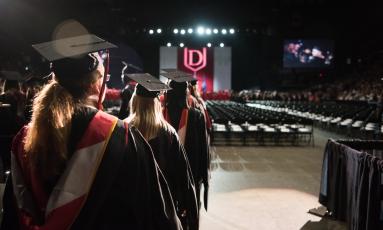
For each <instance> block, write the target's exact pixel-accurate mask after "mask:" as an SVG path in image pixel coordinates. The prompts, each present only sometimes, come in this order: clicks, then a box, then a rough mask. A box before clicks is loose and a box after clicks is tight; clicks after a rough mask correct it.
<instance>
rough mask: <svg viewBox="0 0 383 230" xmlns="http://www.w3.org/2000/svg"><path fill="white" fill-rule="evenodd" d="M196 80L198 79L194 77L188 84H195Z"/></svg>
mask: <svg viewBox="0 0 383 230" xmlns="http://www.w3.org/2000/svg"><path fill="white" fill-rule="evenodd" d="M197 81H198V80H197V79H196V78H194V79H193V80H191V81H190V85H193V86H194V85H197Z"/></svg>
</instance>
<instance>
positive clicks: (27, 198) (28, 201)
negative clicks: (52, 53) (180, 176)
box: [1, 108, 182, 230]
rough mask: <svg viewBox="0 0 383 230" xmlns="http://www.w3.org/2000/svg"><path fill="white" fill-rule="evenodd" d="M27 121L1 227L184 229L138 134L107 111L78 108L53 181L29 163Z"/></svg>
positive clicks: (15, 150) (16, 151) (38, 229)
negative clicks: (62, 162) (62, 166)
mask: <svg viewBox="0 0 383 230" xmlns="http://www.w3.org/2000/svg"><path fill="white" fill-rule="evenodd" d="M27 130H28V127H24V128H23V129H22V130H21V131H20V132H19V133H18V135H17V136H16V137H15V139H14V142H13V147H12V149H13V153H12V176H11V177H10V178H9V180H8V181H7V185H6V188H5V194H4V198H3V207H4V215H3V222H2V225H1V229H34V230H50V229H55V230H59V229H153V230H154V229H174V230H178V229H182V227H181V226H180V222H179V220H178V218H177V216H176V213H175V208H174V206H173V203H172V198H171V194H170V191H169V189H168V187H167V185H166V181H165V180H164V178H163V176H162V174H161V172H160V170H159V168H158V165H157V163H156V162H155V159H154V156H153V154H152V152H151V150H150V147H149V146H148V145H147V143H146V142H145V140H144V139H143V137H142V136H141V134H140V133H139V132H138V131H137V130H136V129H134V128H129V127H128V126H127V124H125V123H124V122H122V121H120V120H118V119H117V118H115V117H113V116H111V115H108V114H106V113H104V112H101V111H97V110H95V109H92V108H86V109H84V110H83V112H82V113H75V116H74V118H73V120H72V133H71V135H70V139H69V144H68V148H69V150H70V149H71V148H70V147H72V145H71V144H72V143H76V144H75V145H74V146H76V147H72V149H74V151H73V153H72V155H71V156H70V159H69V160H68V162H67V165H66V167H65V169H64V171H63V173H62V174H61V175H60V177H59V178H58V179H57V181H56V182H55V183H53V184H49V183H48V184H47V183H44V182H43V181H42V180H41V179H40V177H39V176H38V174H37V173H36V172H35V171H34V170H31V169H30V168H29V167H28V165H29V164H28V157H26V156H27V155H25V153H24V151H23V148H24V146H23V139H24V137H25V135H26V132H27Z"/></svg>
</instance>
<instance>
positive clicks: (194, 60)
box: [184, 48, 206, 74]
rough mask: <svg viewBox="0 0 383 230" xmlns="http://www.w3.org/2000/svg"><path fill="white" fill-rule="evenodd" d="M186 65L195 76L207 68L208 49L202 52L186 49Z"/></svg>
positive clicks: (203, 49)
mask: <svg viewBox="0 0 383 230" xmlns="http://www.w3.org/2000/svg"><path fill="white" fill-rule="evenodd" d="M184 65H185V67H186V68H188V69H190V70H191V71H193V72H194V74H195V73H196V72H197V71H199V70H201V69H203V68H205V66H206V48H202V52H201V51H200V50H192V49H188V48H185V49H184Z"/></svg>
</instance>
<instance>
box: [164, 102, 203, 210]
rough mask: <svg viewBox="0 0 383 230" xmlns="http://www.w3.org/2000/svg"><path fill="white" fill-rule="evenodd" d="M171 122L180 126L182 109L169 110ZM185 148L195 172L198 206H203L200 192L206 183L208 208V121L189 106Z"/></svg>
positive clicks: (175, 126)
mask: <svg viewBox="0 0 383 230" xmlns="http://www.w3.org/2000/svg"><path fill="white" fill-rule="evenodd" d="M168 114H169V116H170V121H169V122H170V123H171V124H172V126H173V127H174V128H176V129H178V127H179V123H180V119H181V114H182V110H169V111H168ZM185 150H186V154H187V157H188V160H189V163H190V167H191V170H192V172H193V178H194V182H195V188H196V195H197V201H198V206H199V207H201V202H200V192H201V185H202V184H203V185H204V204H205V209H207V200H208V190H209V179H210V153H209V146H208V142H207V132H206V122H205V119H204V116H203V114H202V112H201V111H199V110H197V109H194V108H189V113H188V122H187V130H186V137H185Z"/></svg>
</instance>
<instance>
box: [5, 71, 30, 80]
mask: <svg viewBox="0 0 383 230" xmlns="http://www.w3.org/2000/svg"><path fill="white" fill-rule="evenodd" d="M0 78H3V79H6V80H11V81H24V80H25V77H24V76H23V75H21V73H20V72H18V71H6V70H3V71H0Z"/></svg>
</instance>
